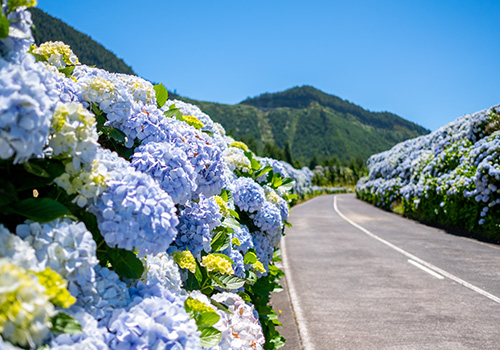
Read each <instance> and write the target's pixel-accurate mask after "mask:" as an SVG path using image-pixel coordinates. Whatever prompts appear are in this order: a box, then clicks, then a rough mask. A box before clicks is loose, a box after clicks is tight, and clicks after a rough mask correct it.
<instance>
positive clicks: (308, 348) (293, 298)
mask: <svg viewBox="0 0 500 350" xmlns="http://www.w3.org/2000/svg"><path fill="white" fill-rule="evenodd" d="M280 247H281V260H283V270H285V278H286V282H287V284H288V293H289V295H290V302H291V303H292V309H293V311H294V313H295V320H296V321H297V327H298V329H299V335H300V340H301V343H302V349H304V350H314V345H313V343H312V342H311V338H310V337H309V332H308V331H307V325H306V320H305V318H304V313H303V312H302V309H301V307H300V303H299V298H298V296H297V292H296V291H295V285H294V284H293V281H292V273H291V271H290V267H289V265H288V258H287V255H286V244H285V237H282V238H281V244H280Z"/></svg>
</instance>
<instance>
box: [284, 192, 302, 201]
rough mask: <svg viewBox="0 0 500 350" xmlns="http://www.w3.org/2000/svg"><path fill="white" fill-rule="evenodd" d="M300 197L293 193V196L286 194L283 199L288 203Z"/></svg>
mask: <svg viewBox="0 0 500 350" xmlns="http://www.w3.org/2000/svg"><path fill="white" fill-rule="evenodd" d="M298 197H299V196H297V195H296V194H294V193H291V194H285V195H284V196H283V198H284V199H285V200H286V201H291V200H294V199H295V198H298Z"/></svg>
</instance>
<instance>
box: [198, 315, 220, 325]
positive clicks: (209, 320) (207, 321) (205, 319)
mask: <svg viewBox="0 0 500 350" xmlns="http://www.w3.org/2000/svg"><path fill="white" fill-rule="evenodd" d="M219 319H220V316H219V315H217V313H216V312H215V311H213V312H204V313H202V314H201V315H200V316H198V317H197V318H196V324H197V325H198V328H208V327H212V326H213V325H214V324H216V323H217V322H219Z"/></svg>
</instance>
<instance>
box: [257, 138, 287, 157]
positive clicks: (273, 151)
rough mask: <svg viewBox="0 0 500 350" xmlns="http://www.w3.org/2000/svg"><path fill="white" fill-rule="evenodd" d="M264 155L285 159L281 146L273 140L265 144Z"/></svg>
mask: <svg viewBox="0 0 500 350" xmlns="http://www.w3.org/2000/svg"><path fill="white" fill-rule="evenodd" d="M262 155H263V156H264V157H269V158H274V159H278V160H283V158H284V157H283V151H282V150H281V148H279V146H277V145H276V144H275V143H272V142H266V143H265V144H264V149H263V150H262Z"/></svg>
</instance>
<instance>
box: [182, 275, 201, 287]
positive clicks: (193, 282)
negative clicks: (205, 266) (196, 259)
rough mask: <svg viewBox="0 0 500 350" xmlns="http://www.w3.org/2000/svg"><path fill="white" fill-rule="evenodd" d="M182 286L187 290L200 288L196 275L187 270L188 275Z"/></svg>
mask: <svg viewBox="0 0 500 350" xmlns="http://www.w3.org/2000/svg"><path fill="white" fill-rule="evenodd" d="M184 288H185V289H186V290H188V291H192V290H199V289H200V288H201V282H198V279H197V278H196V276H195V275H194V274H193V273H191V272H189V271H188V277H187V280H186V282H185V284H184Z"/></svg>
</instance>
